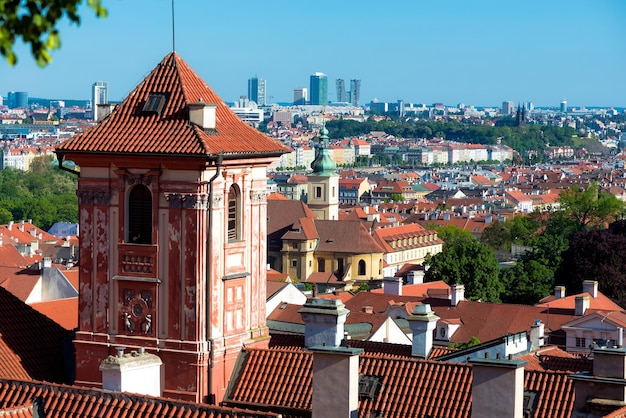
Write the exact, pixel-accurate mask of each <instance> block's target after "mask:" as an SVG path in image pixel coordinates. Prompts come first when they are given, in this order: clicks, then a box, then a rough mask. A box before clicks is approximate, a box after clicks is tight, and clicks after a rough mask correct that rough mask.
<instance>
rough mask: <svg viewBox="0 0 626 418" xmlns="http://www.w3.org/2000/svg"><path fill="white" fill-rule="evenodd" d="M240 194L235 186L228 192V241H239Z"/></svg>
mask: <svg viewBox="0 0 626 418" xmlns="http://www.w3.org/2000/svg"><path fill="white" fill-rule="evenodd" d="M240 197H241V194H240V193H239V189H238V188H237V186H236V185H234V184H233V185H232V186H230V189H229V191H228V241H229V242H232V241H237V240H240V239H241V198H240Z"/></svg>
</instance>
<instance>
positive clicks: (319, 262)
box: [317, 257, 326, 273]
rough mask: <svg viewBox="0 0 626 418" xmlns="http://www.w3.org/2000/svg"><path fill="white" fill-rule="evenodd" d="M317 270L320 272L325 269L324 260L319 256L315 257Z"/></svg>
mask: <svg viewBox="0 0 626 418" xmlns="http://www.w3.org/2000/svg"><path fill="white" fill-rule="evenodd" d="M317 271H318V272H320V273H323V272H325V271H326V260H324V259H323V258H321V257H320V258H318V259H317Z"/></svg>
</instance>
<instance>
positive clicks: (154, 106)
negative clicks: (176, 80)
mask: <svg viewBox="0 0 626 418" xmlns="http://www.w3.org/2000/svg"><path fill="white" fill-rule="evenodd" d="M166 99H167V98H166V97H165V95H164V94H156V93H150V95H149V96H148V100H146V103H145V104H144V105H143V109H141V111H142V112H143V113H149V114H157V115H160V114H161V112H162V111H163V108H164V107H165V101H166Z"/></svg>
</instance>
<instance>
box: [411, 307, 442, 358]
mask: <svg viewBox="0 0 626 418" xmlns="http://www.w3.org/2000/svg"><path fill="white" fill-rule="evenodd" d="M438 319H439V317H438V316H437V315H435V313H434V312H433V311H432V309H430V304H428V303H427V304H424V305H421V304H420V305H415V309H413V313H412V314H411V316H409V317H408V318H407V321H409V327H410V328H411V331H413V349H412V350H411V354H412V355H413V356H414V357H421V358H428V355H429V354H430V351H431V350H432V348H433V330H434V329H435V327H436V326H437V320H438Z"/></svg>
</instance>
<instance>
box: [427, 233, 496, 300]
mask: <svg viewBox="0 0 626 418" xmlns="http://www.w3.org/2000/svg"><path fill="white" fill-rule="evenodd" d="M438 234H439V236H440V237H441V239H442V240H443V242H444V245H443V251H442V252H440V253H439V254H435V255H434V256H431V255H430V254H429V255H427V256H426V260H425V262H424V263H425V264H426V265H428V270H426V273H425V277H424V278H425V280H426V281H434V280H443V281H444V282H446V283H447V284H449V285H452V284H456V283H460V284H463V285H464V286H465V295H466V297H467V298H468V299H471V300H482V301H484V302H500V294H501V293H502V291H503V290H504V288H503V286H502V284H501V283H500V280H499V278H498V261H497V260H496V257H495V255H494V253H493V250H492V249H491V247H489V246H488V245H485V244H481V243H480V242H479V241H478V240H477V239H476V238H474V236H473V235H472V234H471V233H470V232H468V231H465V230H463V229H460V228H457V227H455V226H445V227H443V228H438Z"/></svg>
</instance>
